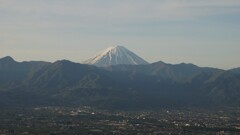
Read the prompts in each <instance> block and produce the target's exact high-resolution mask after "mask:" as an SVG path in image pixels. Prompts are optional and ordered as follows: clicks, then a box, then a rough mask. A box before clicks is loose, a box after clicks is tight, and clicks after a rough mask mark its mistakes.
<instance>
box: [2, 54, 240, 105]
mask: <svg viewBox="0 0 240 135" xmlns="http://www.w3.org/2000/svg"><path fill="white" fill-rule="evenodd" d="M0 73H1V74H0V75H1V76H0V106H18V105H22V106H28V105H33V106H38V105H58V106H59V105H60V106H61V105H64V106H65V105H66V106H78V105H90V106H98V107H103V108H112V109H113V108H121V109H124V108H133V107H135V108H136V107H137V108H155V107H163V106H167V107H170V106H171V107H172V106H185V107H186V106H215V105H218V106H229V105H231V106H240V100H239V96H240V76H239V74H234V73H232V72H229V71H224V70H219V69H214V68H201V67H198V66H195V65H192V64H184V63H182V64H176V65H172V64H166V63H163V62H157V63H153V64H148V65H115V66H111V67H107V68H102V67H95V66H92V65H85V64H79V63H74V62H71V61H67V60H61V61H56V62H54V63H44V62H16V61H14V60H13V59H10V58H3V59H0Z"/></svg>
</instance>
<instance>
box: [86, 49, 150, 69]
mask: <svg viewBox="0 0 240 135" xmlns="http://www.w3.org/2000/svg"><path fill="white" fill-rule="evenodd" d="M84 63H85V64H91V65H96V66H100V67H104V66H110V65H119V64H126V65H141V64H148V62H146V61H145V60H144V59H142V58H140V57H139V56H137V55H136V54H134V53H133V52H131V51H129V50H128V49H126V48H125V47H123V46H112V47H109V48H107V49H106V50H104V51H102V52H100V53H99V54H97V55H95V56H94V57H92V58H90V59H88V60H86V61H85V62H84Z"/></svg>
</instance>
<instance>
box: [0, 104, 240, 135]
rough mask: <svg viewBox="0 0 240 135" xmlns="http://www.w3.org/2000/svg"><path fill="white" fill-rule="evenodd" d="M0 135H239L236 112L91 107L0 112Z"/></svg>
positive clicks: (239, 115)
mask: <svg viewBox="0 0 240 135" xmlns="http://www.w3.org/2000/svg"><path fill="white" fill-rule="evenodd" d="M0 134H2V135H3V134H4V135H8V134H11V135H14V134H16V135H21V134H22V135H32V134H36V135H38V134H39V135H40V134H41V135H42V134H51V135H54V134H57V135H61V134H64V135H65V134H81V135H82V134H110V135H112V134H129V135H133V134H143V135H145V134H160V135H161V134H163V135H166V134H174V135H175V134H195V135H198V134H199V135H202V134H221V135H225V134H231V135H232V134H233V135H234V134H236V135H237V134H240V108H215V109H202V108H179V109H169V108H168V109H158V110H145V111H116V110H115V111H110V110H102V109H96V108H91V107H86V106H85V107H75V108H71V107H35V108H12V109H0Z"/></svg>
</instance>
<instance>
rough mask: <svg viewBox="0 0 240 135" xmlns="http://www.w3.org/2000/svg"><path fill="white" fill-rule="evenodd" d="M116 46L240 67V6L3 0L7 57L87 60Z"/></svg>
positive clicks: (188, 1) (229, 1)
mask: <svg viewBox="0 0 240 135" xmlns="http://www.w3.org/2000/svg"><path fill="white" fill-rule="evenodd" d="M114 45H123V46H125V47H126V48H128V49H130V50H132V51H133V52H136V53H137V54H138V55H139V56H141V57H143V58H144V59H146V60H147V61H149V62H156V61H160V60H161V61H164V62H167V63H181V62H186V63H194V64H197V65H199V66H211V67H218V68H224V69H229V68H233V67H240V0H0V57H4V56H6V55H10V56H12V57H14V58H15V59H16V60H18V61H23V60H45V61H55V60H58V59H69V60H72V61H75V62H81V61H83V60H85V59H87V58H89V57H91V56H92V55H94V54H96V53H97V52H99V51H101V50H103V49H105V48H107V47H109V46H114Z"/></svg>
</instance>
